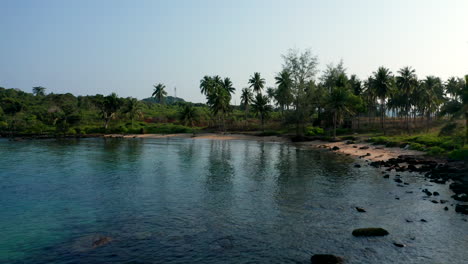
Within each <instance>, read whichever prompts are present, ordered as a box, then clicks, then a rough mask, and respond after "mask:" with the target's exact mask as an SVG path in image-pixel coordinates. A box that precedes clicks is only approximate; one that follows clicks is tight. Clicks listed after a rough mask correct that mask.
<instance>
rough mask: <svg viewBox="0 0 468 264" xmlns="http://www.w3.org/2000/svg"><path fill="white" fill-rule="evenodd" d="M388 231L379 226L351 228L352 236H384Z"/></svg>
mask: <svg viewBox="0 0 468 264" xmlns="http://www.w3.org/2000/svg"><path fill="white" fill-rule="evenodd" d="M388 234H389V233H388V231H387V230H385V229H383V228H380V227H368V228H358V229H354V230H353V236H358V237H359V236H386V235H388Z"/></svg>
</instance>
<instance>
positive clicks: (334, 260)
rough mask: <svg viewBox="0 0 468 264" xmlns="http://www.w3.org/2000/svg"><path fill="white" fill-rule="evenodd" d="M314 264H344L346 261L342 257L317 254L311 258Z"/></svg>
mask: <svg viewBox="0 0 468 264" xmlns="http://www.w3.org/2000/svg"><path fill="white" fill-rule="evenodd" d="M310 263H312V264H342V263H344V260H343V258H342V257H338V256H335V255H329V254H315V255H313V256H312V257H311V258H310Z"/></svg>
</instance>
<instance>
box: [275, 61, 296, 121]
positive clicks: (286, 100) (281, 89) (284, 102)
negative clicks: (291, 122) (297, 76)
mask: <svg viewBox="0 0 468 264" xmlns="http://www.w3.org/2000/svg"><path fill="white" fill-rule="evenodd" d="M275 80H276V82H275V83H276V85H278V89H277V92H276V94H277V101H278V104H279V106H280V108H281V113H282V114H283V116H284V110H285V108H289V105H291V103H292V102H293V94H292V85H293V81H292V79H291V74H290V73H289V72H288V71H287V70H282V71H281V72H280V73H278V75H277V76H276V77H275Z"/></svg>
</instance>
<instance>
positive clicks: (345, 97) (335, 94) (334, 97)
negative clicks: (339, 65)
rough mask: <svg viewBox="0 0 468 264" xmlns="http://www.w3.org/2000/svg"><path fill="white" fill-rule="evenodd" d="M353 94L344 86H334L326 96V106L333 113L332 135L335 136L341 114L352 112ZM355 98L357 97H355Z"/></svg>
mask: <svg viewBox="0 0 468 264" xmlns="http://www.w3.org/2000/svg"><path fill="white" fill-rule="evenodd" d="M352 97H353V95H352V94H351V92H350V91H349V90H348V89H347V88H346V87H345V86H335V87H334V88H332V90H331V92H330V93H329V95H328V98H327V106H328V108H329V110H330V112H331V113H332V114H333V137H334V138H336V127H337V125H338V123H339V122H341V120H342V118H343V115H344V114H346V113H350V114H351V113H353V111H352V107H353V103H354V101H353V100H351V99H353V98H352ZM356 98H357V97H356Z"/></svg>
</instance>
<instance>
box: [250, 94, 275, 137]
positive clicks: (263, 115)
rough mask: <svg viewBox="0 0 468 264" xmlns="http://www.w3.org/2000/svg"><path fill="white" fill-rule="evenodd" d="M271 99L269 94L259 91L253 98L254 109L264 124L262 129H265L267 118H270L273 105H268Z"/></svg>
mask: <svg viewBox="0 0 468 264" xmlns="http://www.w3.org/2000/svg"><path fill="white" fill-rule="evenodd" d="M268 103H269V99H268V96H267V95H262V94H261V93H257V95H256V96H255V99H254V100H253V104H252V110H253V111H254V113H256V114H257V115H258V116H259V117H260V123H261V125H262V131H265V120H266V119H267V118H268V116H269V114H270V112H271V111H272V109H271V106H270V105H268Z"/></svg>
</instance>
